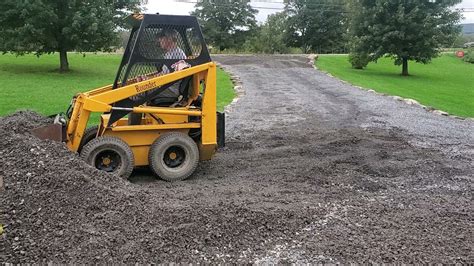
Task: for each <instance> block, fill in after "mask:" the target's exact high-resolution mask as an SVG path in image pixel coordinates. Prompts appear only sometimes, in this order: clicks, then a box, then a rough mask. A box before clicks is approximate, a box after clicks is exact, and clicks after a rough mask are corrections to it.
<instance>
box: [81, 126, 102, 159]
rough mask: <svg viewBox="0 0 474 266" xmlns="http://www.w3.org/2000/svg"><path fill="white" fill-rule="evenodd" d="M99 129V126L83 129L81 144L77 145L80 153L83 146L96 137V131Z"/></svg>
mask: <svg viewBox="0 0 474 266" xmlns="http://www.w3.org/2000/svg"><path fill="white" fill-rule="evenodd" d="M98 131H99V126H93V127H90V128H88V129H86V130H85V131H84V135H82V140H81V144H80V145H79V150H78V151H77V152H78V153H81V151H82V149H83V148H84V146H86V145H87V143H89V142H90V141H91V140H93V139H95V137H97V132H98Z"/></svg>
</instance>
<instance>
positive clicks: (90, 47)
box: [0, 0, 140, 72]
mask: <svg viewBox="0 0 474 266" xmlns="http://www.w3.org/2000/svg"><path fill="white" fill-rule="evenodd" d="M1 6H2V9H1V11H0V25H1V27H0V51H2V52H4V53H7V52H12V53H16V54H17V55H23V54H26V53H35V54H36V55H37V56H40V55H42V54H45V53H46V54H50V53H54V52H59V55H60V71H61V72H64V71H68V70H69V62H68V59H67V52H68V51H79V52H95V51H101V50H103V51H109V50H110V49H111V46H112V45H115V44H116V42H117V26H121V25H122V23H123V18H124V16H125V15H126V13H127V12H128V11H130V10H134V11H138V10H139V7H140V2H139V1H138V0H94V1H82V0H21V1H18V0H2V1H1Z"/></svg>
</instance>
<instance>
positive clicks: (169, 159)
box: [163, 146, 186, 168]
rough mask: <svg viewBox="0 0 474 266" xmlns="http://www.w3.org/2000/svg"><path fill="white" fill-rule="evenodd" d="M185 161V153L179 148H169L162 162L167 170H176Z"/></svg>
mask: <svg viewBox="0 0 474 266" xmlns="http://www.w3.org/2000/svg"><path fill="white" fill-rule="evenodd" d="M185 161H186V151H185V150H184V149H183V148H182V147H180V146H171V147H169V148H168V149H167V150H166V151H165V153H164V155H163V162H164V163H165V165H166V166H167V167H169V168H177V167H180V166H181V165H183V163H184V162H185Z"/></svg>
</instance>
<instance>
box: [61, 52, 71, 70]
mask: <svg viewBox="0 0 474 266" xmlns="http://www.w3.org/2000/svg"><path fill="white" fill-rule="evenodd" d="M59 61H60V67H59V72H61V73H63V72H68V71H69V62H68V60H67V51H65V50H61V51H60V52H59Z"/></svg>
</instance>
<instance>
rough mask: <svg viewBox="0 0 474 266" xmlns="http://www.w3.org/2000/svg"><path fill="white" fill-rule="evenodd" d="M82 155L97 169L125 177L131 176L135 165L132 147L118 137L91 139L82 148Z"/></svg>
mask: <svg viewBox="0 0 474 266" xmlns="http://www.w3.org/2000/svg"><path fill="white" fill-rule="evenodd" d="M81 157H82V159H84V161H86V163H87V164H89V165H91V166H93V167H95V168H96V169H98V170H101V171H106V172H109V173H112V174H114V175H117V176H120V177H122V178H124V179H128V178H129V177H130V175H131V174H132V172H133V168H134V166H135V158H134V156H133V152H132V149H131V148H130V147H129V146H128V144H127V143H125V142H124V141H123V140H121V139H119V138H116V137H98V138H95V139H93V140H91V141H90V142H89V143H88V144H86V146H84V149H82V152H81Z"/></svg>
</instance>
